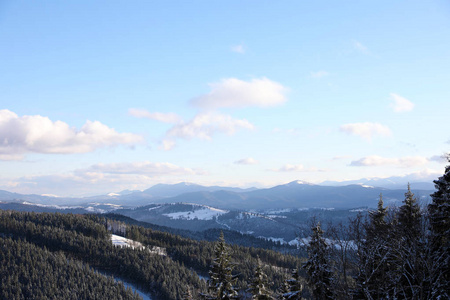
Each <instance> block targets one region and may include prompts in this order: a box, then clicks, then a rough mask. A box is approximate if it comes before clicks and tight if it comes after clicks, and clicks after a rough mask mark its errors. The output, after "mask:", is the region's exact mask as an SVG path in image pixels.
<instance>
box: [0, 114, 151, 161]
mask: <svg viewBox="0 0 450 300" xmlns="http://www.w3.org/2000/svg"><path fill="white" fill-rule="evenodd" d="M142 140H143V139H142V137H141V136H139V135H136V134H131V133H118V132H117V131H115V130H114V129H112V128H109V127H108V126H106V125H104V124H102V123H100V122H98V121H94V122H92V121H87V122H86V123H85V124H84V125H83V126H82V127H81V129H79V130H77V129H76V128H73V127H70V126H69V125H68V124H67V123H64V122H62V121H55V122H53V121H51V120H50V119H49V118H47V117H43V116H39V115H35V116H22V117H19V116H17V115H16V114H15V113H13V112H11V111H9V110H7V109H4V110H0V155H2V157H3V158H5V157H6V158H8V157H9V158H19V157H20V155H22V154H24V153H29V152H35V153H59V154H67V153H85V152H91V151H94V150H95V149H97V148H100V147H105V146H116V145H121V144H125V145H133V144H136V143H139V142H141V141H142Z"/></svg>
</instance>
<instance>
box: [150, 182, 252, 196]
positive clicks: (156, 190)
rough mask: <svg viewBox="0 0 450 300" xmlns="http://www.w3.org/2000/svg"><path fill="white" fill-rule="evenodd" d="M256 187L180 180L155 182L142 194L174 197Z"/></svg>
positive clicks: (242, 190) (238, 191) (241, 190)
mask: <svg viewBox="0 0 450 300" xmlns="http://www.w3.org/2000/svg"><path fill="white" fill-rule="evenodd" d="M253 190H256V188H248V189H241V188H235V187H224V186H203V185H199V184H195V183H189V182H180V183H177V184H162V183H160V184H157V185H154V186H152V187H151V188H149V189H146V190H145V191H143V193H144V194H147V195H151V196H152V197H175V196H178V195H181V194H185V193H193V192H215V191H230V192H236V193H241V192H246V191H253Z"/></svg>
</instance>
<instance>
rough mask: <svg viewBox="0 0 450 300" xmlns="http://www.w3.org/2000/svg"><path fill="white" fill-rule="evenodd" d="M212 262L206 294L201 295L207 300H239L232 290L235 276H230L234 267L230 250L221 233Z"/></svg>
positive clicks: (236, 293)
mask: <svg viewBox="0 0 450 300" xmlns="http://www.w3.org/2000/svg"><path fill="white" fill-rule="evenodd" d="M214 256H215V258H214V260H213V262H212V264H211V270H210V271H209V277H210V279H209V280H208V293H207V294H202V295H201V296H202V298H203V299H207V300H213V299H216V300H219V299H220V300H230V299H239V295H238V292H237V291H236V290H235V289H234V286H233V285H234V284H235V283H236V280H237V276H236V275H233V274H232V271H233V268H234V265H233V263H232V262H231V257H230V249H229V247H228V245H227V244H226V243H225V238H224V236H223V232H221V233H220V237H219V240H218V241H217V243H216V245H215V247H214Z"/></svg>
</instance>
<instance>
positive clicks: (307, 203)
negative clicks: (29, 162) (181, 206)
mask: <svg viewBox="0 0 450 300" xmlns="http://www.w3.org/2000/svg"><path fill="white" fill-rule="evenodd" d="M416 186H420V185H416ZM416 186H415V185H412V191H413V192H414V193H415V194H416V196H417V197H419V198H420V199H421V200H422V201H426V200H427V199H428V196H429V195H430V194H431V193H432V192H433V189H429V190H428V189H420V188H417V187H416ZM420 187H421V186H420ZM405 192H406V186H405V187H403V188H401V189H387V188H383V187H377V186H371V185H369V184H351V185H344V186H340V185H338V186H331V185H329V186H324V185H315V184H311V183H308V182H305V181H293V182H290V183H287V184H283V185H278V186H275V187H271V188H265V189H255V188H251V189H241V188H232V187H220V186H202V185H198V184H190V183H185V182H182V183H178V184H172V185H169V184H158V185H155V186H153V187H151V188H149V189H147V190H145V191H142V192H141V191H124V192H119V193H110V194H108V195H100V196H94V197H86V198H57V197H50V196H41V195H22V194H17V193H10V192H7V191H0V201H5V202H18V203H21V202H23V201H26V202H30V203H35V204H40V205H60V206H62V205H66V206H67V205H70V206H73V205H79V206H82V207H89V206H92V203H95V204H96V205H99V204H104V205H107V206H108V205H112V206H114V205H115V206H128V207H132V206H144V205H148V204H152V203H179V202H184V203H186V202H187V203H195V204H201V205H209V206H213V207H217V208H221V209H227V210H245V211H250V210H260V209H284V208H336V209H350V208H355V207H370V208H373V207H376V205H377V202H378V198H379V195H380V194H383V198H384V200H385V203H388V204H389V203H395V202H397V203H400V202H401V201H402V200H403V199H404V193H405Z"/></svg>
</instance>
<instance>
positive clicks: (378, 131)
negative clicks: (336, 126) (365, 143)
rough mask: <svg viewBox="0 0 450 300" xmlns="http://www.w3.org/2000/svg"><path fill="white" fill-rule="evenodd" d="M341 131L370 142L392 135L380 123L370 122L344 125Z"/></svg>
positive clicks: (387, 128)
mask: <svg viewBox="0 0 450 300" xmlns="http://www.w3.org/2000/svg"><path fill="white" fill-rule="evenodd" d="M340 130H341V131H343V132H345V133H348V134H352V135H357V136H360V137H362V138H364V139H366V140H369V141H370V140H371V139H372V137H374V136H391V135H392V132H391V130H390V129H389V127H387V126H385V125H381V124H379V123H370V122H364V123H351V124H344V125H342V126H341V127H340Z"/></svg>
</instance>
